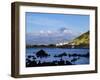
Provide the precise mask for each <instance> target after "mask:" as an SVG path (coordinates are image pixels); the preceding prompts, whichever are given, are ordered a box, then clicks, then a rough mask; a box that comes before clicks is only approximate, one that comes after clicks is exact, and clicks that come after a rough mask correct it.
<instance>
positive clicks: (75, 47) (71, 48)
mask: <svg viewBox="0 0 100 80" xmlns="http://www.w3.org/2000/svg"><path fill="white" fill-rule="evenodd" d="M26 48H27V49H28V48H62V49H65V48H67V49H89V47H86V48H85V47H75V48H70V47H26Z"/></svg>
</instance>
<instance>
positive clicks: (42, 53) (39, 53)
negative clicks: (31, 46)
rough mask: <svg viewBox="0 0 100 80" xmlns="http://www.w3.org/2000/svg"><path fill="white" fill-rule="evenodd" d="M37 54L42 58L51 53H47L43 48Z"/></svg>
mask: <svg viewBox="0 0 100 80" xmlns="http://www.w3.org/2000/svg"><path fill="white" fill-rule="evenodd" d="M36 56H37V57H40V58H42V57H48V56H49V54H48V53H46V52H45V51H44V50H42V49H41V50H40V51H38V52H37V53H36Z"/></svg>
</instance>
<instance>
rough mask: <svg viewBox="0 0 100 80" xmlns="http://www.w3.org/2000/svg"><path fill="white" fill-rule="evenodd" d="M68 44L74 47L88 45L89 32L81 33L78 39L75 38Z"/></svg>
mask: <svg viewBox="0 0 100 80" xmlns="http://www.w3.org/2000/svg"><path fill="white" fill-rule="evenodd" d="M69 44H74V45H89V31H88V32H85V33H83V34H82V35H80V36H79V37H76V38H75V39H74V40H72V41H71V42H70V43H69Z"/></svg>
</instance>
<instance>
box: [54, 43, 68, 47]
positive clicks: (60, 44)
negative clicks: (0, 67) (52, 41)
mask: <svg viewBox="0 0 100 80" xmlns="http://www.w3.org/2000/svg"><path fill="white" fill-rule="evenodd" d="M66 44H68V42H63V43H58V44H56V46H62V45H66Z"/></svg>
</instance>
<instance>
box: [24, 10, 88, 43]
mask: <svg viewBox="0 0 100 80" xmlns="http://www.w3.org/2000/svg"><path fill="white" fill-rule="evenodd" d="M25 23H26V44H31V45H36V44H37V45H41V44H57V43H60V42H67V41H70V40H72V39H74V38H75V37H77V36H79V35H81V34H82V33H85V32H86V31H88V30H89V15H75V14H53V13H33V12H26V14H25Z"/></svg>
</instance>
